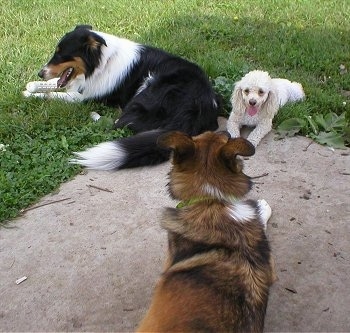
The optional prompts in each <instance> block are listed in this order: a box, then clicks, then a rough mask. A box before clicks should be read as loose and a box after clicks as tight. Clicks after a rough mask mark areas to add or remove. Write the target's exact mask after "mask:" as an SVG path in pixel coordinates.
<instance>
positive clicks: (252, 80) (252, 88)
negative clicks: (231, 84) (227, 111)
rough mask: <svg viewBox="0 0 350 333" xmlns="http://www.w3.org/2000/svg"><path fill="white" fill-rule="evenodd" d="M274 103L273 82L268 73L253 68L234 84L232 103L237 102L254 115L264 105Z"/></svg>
mask: <svg viewBox="0 0 350 333" xmlns="http://www.w3.org/2000/svg"><path fill="white" fill-rule="evenodd" d="M272 101H273V102H274V103H275V101H276V96H275V94H274V92H273V83H272V80H271V77H270V75H269V73H267V72H263V71H259V70H254V71H251V72H249V73H247V74H246V75H245V76H244V77H243V78H242V79H241V80H240V81H239V82H237V83H236V84H235V89H234V92H233V96H232V103H233V104H237V105H236V106H239V107H241V108H244V109H245V111H246V112H247V113H248V114H249V115H250V116H254V115H256V114H257V113H258V112H259V111H260V110H261V109H262V108H263V106H264V105H266V104H268V103H272Z"/></svg>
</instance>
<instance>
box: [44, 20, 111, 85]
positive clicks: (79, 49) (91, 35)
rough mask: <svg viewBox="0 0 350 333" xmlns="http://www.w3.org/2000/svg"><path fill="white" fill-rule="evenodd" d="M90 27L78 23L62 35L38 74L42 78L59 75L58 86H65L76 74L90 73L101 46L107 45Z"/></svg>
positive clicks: (94, 65)
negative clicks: (52, 53)
mask: <svg viewBox="0 0 350 333" xmlns="http://www.w3.org/2000/svg"><path fill="white" fill-rule="evenodd" d="M91 29H92V27H91V26H87V25H79V26H77V27H76V28H75V29H74V30H73V31H71V32H69V33H67V34H66V35H64V36H63V37H62V39H61V40H60V41H59V43H58V45H57V47H56V50H55V53H54V55H53V56H52V58H51V59H50V61H49V62H48V63H47V64H46V65H45V66H44V67H43V68H42V69H41V70H40V72H39V73H38V75H39V76H40V77H41V78H42V79H44V80H49V79H53V78H56V77H59V80H58V83H57V85H58V88H63V87H65V86H67V84H68V83H69V82H71V81H72V80H73V79H75V78H76V77H77V76H78V75H81V74H83V75H85V77H88V76H89V75H91V74H92V72H93V70H94V69H95V68H96V67H97V66H98V65H99V62H100V59H101V48H102V46H103V45H105V46H107V45H106V41H105V40H104V39H103V38H102V37H101V36H99V35H98V34H96V33H95V32H93V31H92V30H91Z"/></svg>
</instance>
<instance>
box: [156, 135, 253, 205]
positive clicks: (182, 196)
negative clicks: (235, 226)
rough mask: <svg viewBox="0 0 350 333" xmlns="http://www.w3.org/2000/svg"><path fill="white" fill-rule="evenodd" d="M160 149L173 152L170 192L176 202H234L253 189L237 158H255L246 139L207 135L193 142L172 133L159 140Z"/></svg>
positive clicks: (251, 146) (251, 147)
mask: <svg viewBox="0 0 350 333" xmlns="http://www.w3.org/2000/svg"><path fill="white" fill-rule="evenodd" d="M158 145H159V146H160V147H162V148H168V149H171V150H172V151H173V159H172V160H173V168H172V170H171V171H170V182H169V191H170V194H171V195H172V197H173V198H174V199H179V200H189V199H193V198H195V197H210V198H218V199H230V198H231V199H232V197H241V196H243V195H245V194H246V193H248V192H249V190H250V188H251V181H250V178H249V177H248V176H247V175H245V174H244V173H243V163H242V160H241V159H239V158H237V156H238V155H240V156H251V155H254V153H255V148H254V146H253V145H252V144H251V143H250V142H249V141H247V140H245V139H243V138H236V139H231V138H230V137H229V134H228V133H226V132H220V133H215V132H205V133H203V134H201V135H198V136H196V137H193V138H191V137H190V136H188V135H186V134H184V133H181V132H169V133H166V134H163V135H162V136H160V137H159V139H158Z"/></svg>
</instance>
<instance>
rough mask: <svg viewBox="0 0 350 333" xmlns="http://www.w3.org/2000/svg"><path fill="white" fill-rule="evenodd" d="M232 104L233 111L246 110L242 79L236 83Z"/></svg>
mask: <svg viewBox="0 0 350 333" xmlns="http://www.w3.org/2000/svg"><path fill="white" fill-rule="evenodd" d="M231 104H232V111H236V112H238V111H241V112H244V111H245V105H244V101H243V95H242V88H241V85H240V81H239V82H237V83H236V84H235V88H234V89H233V93H232V96H231Z"/></svg>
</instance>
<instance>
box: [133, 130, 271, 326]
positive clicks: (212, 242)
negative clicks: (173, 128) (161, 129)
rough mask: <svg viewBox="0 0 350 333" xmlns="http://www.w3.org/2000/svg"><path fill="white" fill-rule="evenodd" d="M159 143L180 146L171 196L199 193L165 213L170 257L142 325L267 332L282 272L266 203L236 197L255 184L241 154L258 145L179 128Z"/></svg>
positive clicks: (185, 197)
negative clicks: (268, 230) (264, 212)
mask: <svg viewBox="0 0 350 333" xmlns="http://www.w3.org/2000/svg"><path fill="white" fill-rule="evenodd" d="M159 145H160V146H162V147H164V148H170V149H171V150H172V151H173V168H172V170H171V172H170V183H169V191H170V194H171V195H172V196H173V197H174V198H175V199H179V200H188V199H191V198H193V197H196V198H197V199H196V201H195V202H194V203H192V204H189V205H188V206H185V207H183V208H181V209H174V208H167V209H166V210H165V211H164V213H163V217H162V220H161V225H162V227H163V228H164V229H166V230H167V231H168V240H169V249H168V258H167V261H166V266H165V269H164V272H163V274H162V276H161V278H160V280H159V282H158V283H157V286H156V289H155V292H154V296H153V299H152V303H151V306H150V308H149V310H148V312H147V314H146V316H145V317H144V319H143V320H142V322H141V324H140V326H139V327H138V330H137V331H138V332H261V331H262V330H263V326H264V316H265V311H266V305H267V300H268V292H269V287H270V285H271V284H272V283H273V281H274V278H275V277H274V270H273V264H272V259H271V257H270V249H269V245H268V241H267V239H266V235H265V231H264V225H263V223H262V221H261V216H260V213H259V209H258V208H257V207H258V204H257V203H256V202H253V201H231V200H232V197H233V196H234V197H236V198H237V197H242V196H243V195H245V194H246V193H247V192H248V191H249V189H250V180H249V177H247V176H246V175H245V174H244V173H243V171H242V170H243V164H242V162H241V161H240V160H239V159H238V158H237V155H243V156H250V155H253V154H254V147H253V146H252V144H250V143H249V142H248V141H247V140H245V139H243V138H237V139H229V138H228V136H227V135H226V134H222V133H212V132H206V133H204V134H201V135H199V136H197V137H194V138H193V139H192V138H190V137H189V136H187V135H185V134H182V133H179V132H172V133H169V134H165V135H164V136H162V137H161V138H160V140H159ZM208 189H209V192H208ZM242 207H243V208H242ZM230 209H231V210H234V209H237V216H238V217H237V218H236V219H235V218H233V217H232V216H231V215H230V214H229V212H230ZM245 210H247V211H248V213H249V214H251V215H253V217H251V218H250V219H247V218H246V216H245ZM252 212H253V213H254V214H253V213H252ZM249 214H248V215H249ZM249 216H250V215H249ZM265 222H266V221H265Z"/></svg>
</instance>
